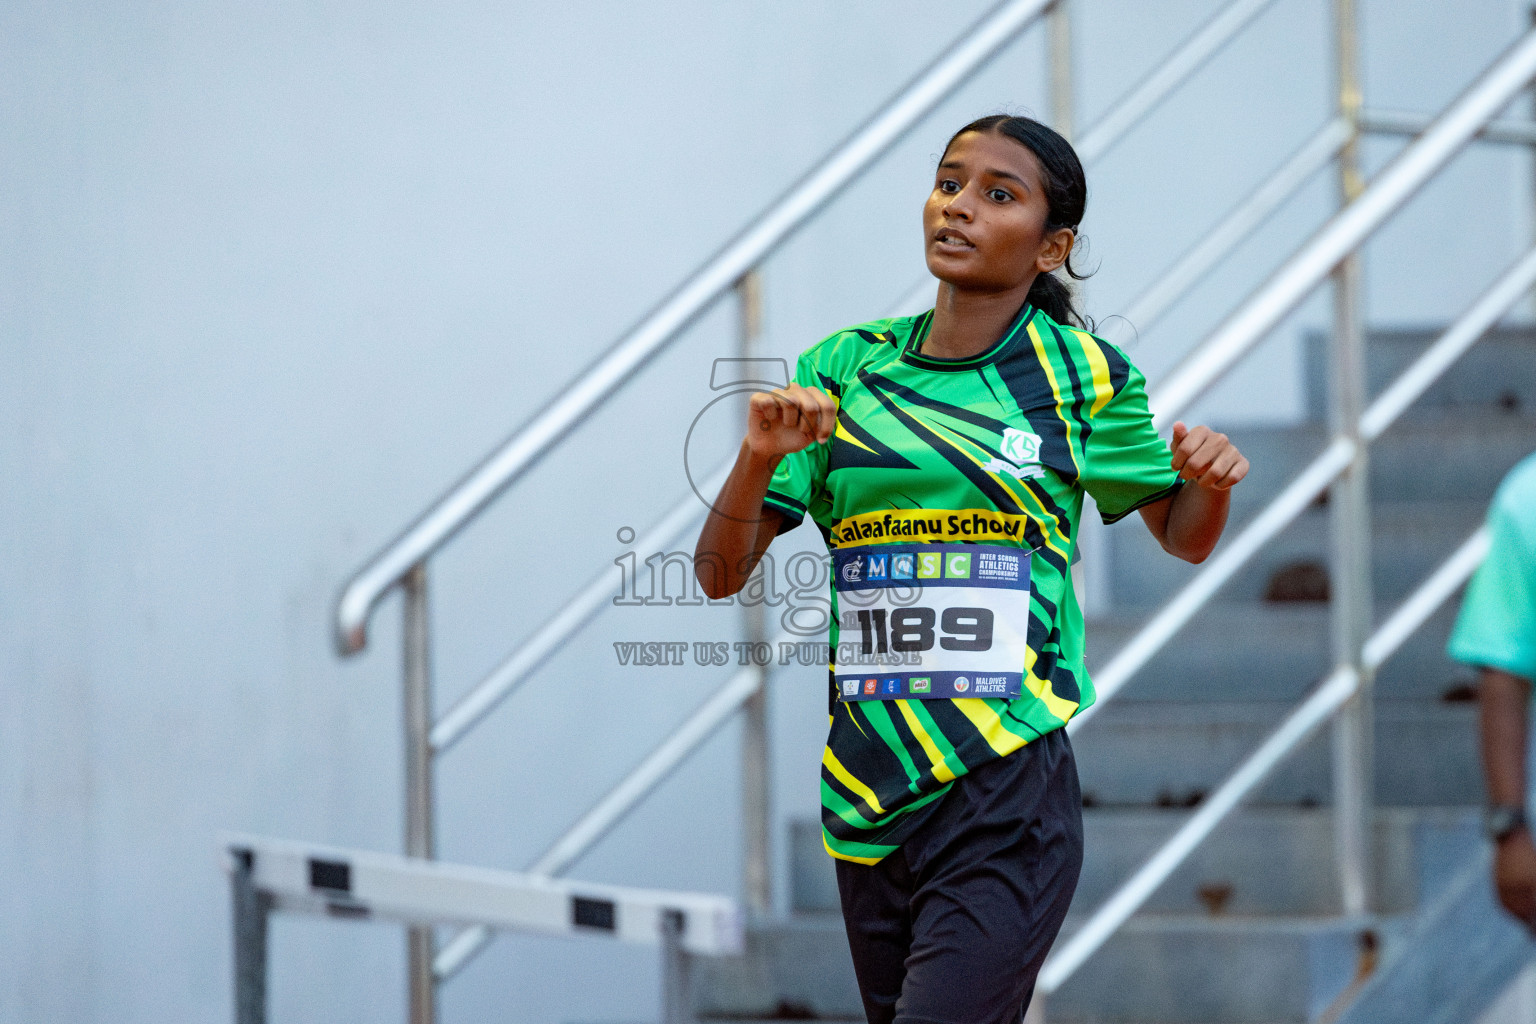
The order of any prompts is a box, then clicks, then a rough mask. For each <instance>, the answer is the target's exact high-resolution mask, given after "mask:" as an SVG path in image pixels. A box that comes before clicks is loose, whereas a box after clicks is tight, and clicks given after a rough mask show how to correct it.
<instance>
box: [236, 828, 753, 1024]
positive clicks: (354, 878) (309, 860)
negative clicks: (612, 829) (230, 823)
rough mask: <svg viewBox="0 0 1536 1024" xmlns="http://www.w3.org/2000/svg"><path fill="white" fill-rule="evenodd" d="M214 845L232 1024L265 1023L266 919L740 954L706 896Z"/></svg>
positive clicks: (380, 856) (266, 843) (724, 910)
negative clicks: (227, 906)
mask: <svg viewBox="0 0 1536 1024" xmlns="http://www.w3.org/2000/svg"><path fill="white" fill-rule="evenodd" d="M222 845H223V846H224V848H225V849H226V850H227V851H228V857H227V861H226V869H227V870H228V871H229V873H230V877H231V881H232V883H233V892H234V922H233V923H234V933H235V934H234V938H235V964H234V967H235V1003H236V1006H235V1019H236V1021H237V1022H238V1024H260V1022H263V1021H265V1019H266V961H267V948H266V947H267V928H266V919H267V916H268V915H269V914H270V913H271V912H273V911H283V912H295V913H308V914H322V915H326V916H330V917H337V918H343V919H361V920H387V921H398V922H403V923H406V924H424V925H435V924H462V925H474V924H479V925H485V926H486V927H488V928H492V929H496V930H501V931H518V932H529V933H534V934H541V935H563V936H576V935H596V936H610V937H612V938H614V939H616V940H618V941H621V942H631V943H639V944H641V945H652V946H663V947H670V948H673V949H675V950H676V951H677V952H680V953H684V954H692V955H695V956H733V955H739V954H740V953H741V952H742V949H743V944H744V939H743V924H742V913H741V908H740V906H739V905H738V904H737V902H736V901H735V900H733V899H730V898H728V897H725V896H720V895H715V894H711V893H699V892H675V891H669V890H664V889H637V888H630V887H628V886H617V885H601V884H596V883H589V882H578V881H572V880H568V879H563V878H548V877H543V876H538V875H528V874H523V873H520V872H515V871H497V870H493V869H490V868H478V867H469V866H465V865H461V864H444V863H441V862H438V861H429V860H420V859H416V858H412V857H401V856H398V855H394V854H387V853H371V852H366V851H362V850H349V849H343V848H339V847H334V846H322V845H320V844H318V843H305V842H296V841H293V840H284V839H270V838H266V837H261V836H245V835H228V836H225V837H224V838H223V843H222Z"/></svg>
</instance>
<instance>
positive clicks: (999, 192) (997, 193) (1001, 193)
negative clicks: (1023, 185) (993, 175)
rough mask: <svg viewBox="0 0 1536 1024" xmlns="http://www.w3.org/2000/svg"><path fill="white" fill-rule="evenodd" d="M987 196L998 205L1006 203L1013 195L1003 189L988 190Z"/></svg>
mask: <svg viewBox="0 0 1536 1024" xmlns="http://www.w3.org/2000/svg"><path fill="white" fill-rule="evenodd" d="M987 195H988V196H990V197H991V198H992V201H993V202H998V203H1006V202H1008V201H1009V200H1010V199H1012V198H1013V194H1012V193H1010V192H1008V191H1007V190H1005V189H1000V188H994V189H988V190H987Z"/></svg>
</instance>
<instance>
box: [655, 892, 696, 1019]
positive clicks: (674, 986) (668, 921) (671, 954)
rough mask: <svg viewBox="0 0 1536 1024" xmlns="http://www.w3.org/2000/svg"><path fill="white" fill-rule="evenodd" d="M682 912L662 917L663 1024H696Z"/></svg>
mask: <svg viewBox="0 0 1536 1024" xmlns="http://www.w3.org/2000/svg"><path fill="white" fill-rule="evenodd" d="M683 924H684V918H683V912H682V911H680V910H665V911H662V915H661V1024H694V1020H693V991H692V986H691V985H690V982H691V980H692V979H691V978H690V977H689V974H690V970H689V968H690V967H691V966H692V965H691V964H690V963H689V959H690V958H689V956H688V952H687V951H686V950H684V949H683Z"/></svg>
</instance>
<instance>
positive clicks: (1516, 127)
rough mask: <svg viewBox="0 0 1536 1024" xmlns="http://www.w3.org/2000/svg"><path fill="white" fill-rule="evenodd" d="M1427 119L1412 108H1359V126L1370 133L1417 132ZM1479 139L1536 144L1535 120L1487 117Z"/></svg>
mask: <svg viewBox="0 0 1536 1024" xmlns="http://www.w3.org/2000/svg"><path fill="white" fill-rule="evenodd" d="M1428 123H1429V119H1428V118H1427V117H1425V116H1424V115H1423V114H1416V113H1414V112H1413V111H1411V110H1394V109H1391V108H1387V107H1367V108H1366V109H1364V110H1362V111H1360V130H1361V131H1363V132H1369V133H1370V134H1372V135H1408V136H1413V135H1417V134H1419V133H1420V132H1422V131H1423V130H1424V127H1425V126H1426V125H1427V124H1428ZM1477 138H1478V140H1479V141H1480V142H1502V143H1507V144H1509V145H1513V146H1536V122H1532V121H1530V120H1505V119H1502V118H1498V119H1495V120H1492V121H1489V122H1488V123H1487V124H1486V125H1484V126H1483V129H1482V130H1481V131H1479V132H1478V133H1477Z"/></svg>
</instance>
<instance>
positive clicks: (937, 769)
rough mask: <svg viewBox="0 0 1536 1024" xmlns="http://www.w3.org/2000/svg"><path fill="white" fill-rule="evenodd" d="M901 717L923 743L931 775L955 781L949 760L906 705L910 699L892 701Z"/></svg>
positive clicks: (947, 780) (939, 778) (943, 779)
mask: <svg viewBox="0 0 1536 1024" xmlns="http://www.w3.org/2000/svg"><path fill="white" fill-rule="evenodd" d="M894 703H895V704H896V708H897V710H899V711H900V712H901V717H902V718H905V719H906V720H907V728H908V729H911V730H912V735H913V736H916V737H917V742H919V743H921V744H922V745H923V753H925V754H927V755H928V761H929V763H930V764H932V765H933V777H934V778H936V779H938V780H939V781H940V782H953V781H955V773H954V772H952V771H950V768H949V761H948V759H947V758H945V756H944V755H943V754H941V753H939V747H938V744H936V743H934V742H933V737H932V736H930V735H928V730H927V729H924V728H923V723H922V722H919V721H918V720H917V714H916V713H915V712H914V711H913V710H912V709H911V708H910V707H908V706H907V705H908V704H910V703H911V701H905V700H898V701H895V702H894Z"/></svg>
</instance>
